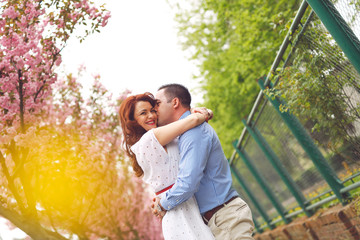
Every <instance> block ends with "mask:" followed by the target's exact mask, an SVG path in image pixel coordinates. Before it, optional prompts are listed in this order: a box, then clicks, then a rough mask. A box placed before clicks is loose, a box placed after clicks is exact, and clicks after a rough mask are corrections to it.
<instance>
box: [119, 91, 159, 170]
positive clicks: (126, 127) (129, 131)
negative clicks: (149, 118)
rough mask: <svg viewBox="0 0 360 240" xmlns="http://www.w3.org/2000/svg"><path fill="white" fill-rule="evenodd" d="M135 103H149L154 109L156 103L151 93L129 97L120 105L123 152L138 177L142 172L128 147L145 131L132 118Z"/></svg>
mask: <svg viewBox="0 0 360 240" xmlns="http://www.w3.org/2000/svg"><path fill="white" fill-rule="evenodd" d="M137 102H149V103H150V104H151V106H153V107H155V105H156V102H157V101H156V100H155V98H154V96H153V95H152V94H151V93H149V92H146V93H143V94H138V95H133V96H129V97H127V98H126V99H125V100H124V101H123V102H122V103H121V105H120V110H119V118H120V124H121V128H122V134H123V136H124V141H125V151H126V154H127V155H128V156H129V157H130V159H131V165H132V168H133V170H134V172H135V175H136V176H137V177H140V176H142V175H143V174H144V171H143V170H142V168H141V167H140V165H139V164H138V162H137V160H136V156H135V154H134V153H133V152H132V151H131V150H130V147H131V146H132V145H134V144H135V143H136V142H137V141H139V140H140V138H141V137H142V135H144V134H145V133H146V130H145V129H144V128H143V127H141V126H140V125H139V124H138V122H137V121H136V120H135V118H134V111H135V105H136V103H137Z"/></svg>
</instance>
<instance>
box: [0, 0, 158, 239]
mask: <svg viewBox="0 0 360 240" xmlns="http://www.w3.org/2000/svg"><path fill="white" fill-rule="evenodd" d="M0 14H1V15H0V49H1V51H0V168H1V175H0V185H1V187H0V215H2V216H3V217H5V218H7V219H8V220H10V221H11V222H12V223H13V224H14V225H16V226H17V227H19V228H20V229H22V230H23V231H24V232H26V233H27V234H28V235H29V236H30V237H32V238H34V239H72V238H76V239H98V238H104V237H106V238H108V239H138V238H141V239H159V238H161V233H160V231H159V229H160V228H159V223H158V222H156V220H154V218H153V217H152V216H151V214H150V212H149V210H147V209H148V206H147V205H148V204H149V202H150V200H149V194H148V193H147V192H146V190H144V187H143V186H142V183H141V182H139V180H138V179H134V177H132V174H131V173H130V172H129V168H128V165H127V161H126V159H124V157H123V156H124V154H123V153H122V151H121V148H120V145H121V142H120V141H121V139H120V132H119V126H118V122H117V116H116V109H115V106H117V103H111V97H110V96H108V92H107V90H106V89H104V88H103V87H102V86H101V84H100V82H99V80H100V78H99V76H96V77H95V84H94V87H93V89H92V94H91V96H90V98H89V99H88V100H84V99H83V97H82V96H81V94H80V90H81V86H80V85H79V83H78V82H77V80H76V78H75V77H73V76H72V75H71V74H69V75H67V76H66V78H65V80H62V81H60V80H58V76H57V74H56V73H55V71H54V70H55V69H56V67H57V66H58V65H59V64H60V63H61V50H62V49H63V48H64V47H65V46H66V43H67V41H68V39H69V37H70V36H71V35H72V34H73V32H74V30H75V29H77V28H78V27H79V26H82V27H83V26H85V28H82V30H83V34H82V35H80V36H78V37H79V38H80V40H83V39H84V38H85V37H86V36H87V35H89V34H91V33H93V32H95V31H99V28H100V27H104V26H105V25H106V23H107V21H108V18H109V17H110V13H109V12H108V11H106V9H105V8H104V6H96V5H95V4H94V3H92V2H90V1H88V0H72V1H69V0H7V1H5V0H0ZM54 89H55V91H53V90H54Z"/></svg>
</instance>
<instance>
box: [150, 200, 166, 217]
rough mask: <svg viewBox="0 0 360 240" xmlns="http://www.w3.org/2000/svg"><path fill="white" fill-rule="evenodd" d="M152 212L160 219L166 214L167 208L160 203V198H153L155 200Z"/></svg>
mask: <svg viewBox="0 0 360 240" xmlns="http://www.w3.org/2000/svg"><path fill="white" fill-rule="evenodd" d="M151 211H152V213H153V214H154V215H155V216H156V217H158V218H159V219H160V220H162V218H163V217H164V216H165V214H166V210H165V209H164V208H163V207H162V206H161V204H160V198H158V197H156V198H153V202H152V204H151Z"/></svg>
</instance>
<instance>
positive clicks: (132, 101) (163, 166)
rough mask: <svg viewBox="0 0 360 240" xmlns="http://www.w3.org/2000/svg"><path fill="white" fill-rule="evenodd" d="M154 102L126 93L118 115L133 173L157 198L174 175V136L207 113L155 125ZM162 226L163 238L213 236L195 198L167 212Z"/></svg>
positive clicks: (150, 97) (149, 97)
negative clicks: (146, 184)
mask: <svg viewBox="0 0 360 240" xmlns="http://www.w3.org/2000/svg"><path fill="white" fill-rule="evenodd" d="M155 105H156V100H155V99H154V97H153V95H152V94H150V93H144V94H139V95H135V96H130V97H128V98H127V99H125V100H124V102H123V103H122V104H121V106H120V111H119V115H120V121H121V127H122V130H123V135H124V140H125V148H126V153H127V155H128V156H129V157H130V159H131V163H132V167H133V169H134V172H135V175H136V176H137V177H142V178H143V180H144V182H146V183H148V184H149V185H150V186H151V187H152V188H153V190H154V192H155V193H156V195H157V196H158V197H161V196H162V195H163V194H165V193H166V191H167V190H169V189H170V188H171V187H172V185H173V184H174V183H175V180H176V178H177V173H178V163H179V160H180V153H179V150H178V146H177V139H176V137H177V136H179V135H180V134H182V133H184V132H185V131H187V130H189V129H190V128H193V127H195V126H197V125H199V124H201V123H203V122H204V121H205V120H206V118H207V114H201V113H194V114H191V115H190V116H188V117H187V118H185V119H182V120H179V121H176V122H174V123H171V124H168V125H166V126H162V127H158V128H157V115H156V111H155V109H154V108H155ZM174 139H175V140H174ZM162 229H163V235H164V238H165V239H214V237H213V235H212V233H211V231H210V229H209V228H208V227H207V226H206V225H205V224H204V222H203V220H202V217H201V215H200V212H199V208H198V206H197V203H196V200H195V197H192V198H190V199H189V200H187V201H186V202H184V203H182V204H180V205H179V206H177V207H175V208H173V209H172V210H171V211H169V212H167V213H166V215H165V216H164V218H163V220H162Z"/></svg>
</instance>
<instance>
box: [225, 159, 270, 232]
mask: <svg viewBox="0 0 360 240" xmlns="http://www.w3.org/2000/svg"><path fill="white" fill-rule="evenodd" d="M230 169H231V172H232V173H233V174H234V176H235V178H236V180H237V181H238V183H240V185H241V187H242V188H243V189H244V191H245V192H246V194H247V195H248V197H249V198H250V200H251V202H252V203H253V204H254V206H255V207H256V209H257V210H258V212H259V213H260V215H261V216H262V217H263V218H264V220H265V222H266V223H267V225H268V226H269V228H270V229H274V228H275V226H273V225H272V224H271V219H270V218H269V216H268V215H267V214H266V211H265V210H264V208H263V207H262V206H261V205H260V203H259V201H258V200H257V199H256V197H255V196H254V194H253V193H252V191H251V190H250V188H249V187H248V185H247V183H246V181H245V180H244V178H243V177H242V176H241V175H240V173H239V171H238V170H237V169H236V167H235V166H230ZM256 228H257V231H258V232H262V230H261V229H260V228H259V227H258V226H257V227H256Z"/></svg>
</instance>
